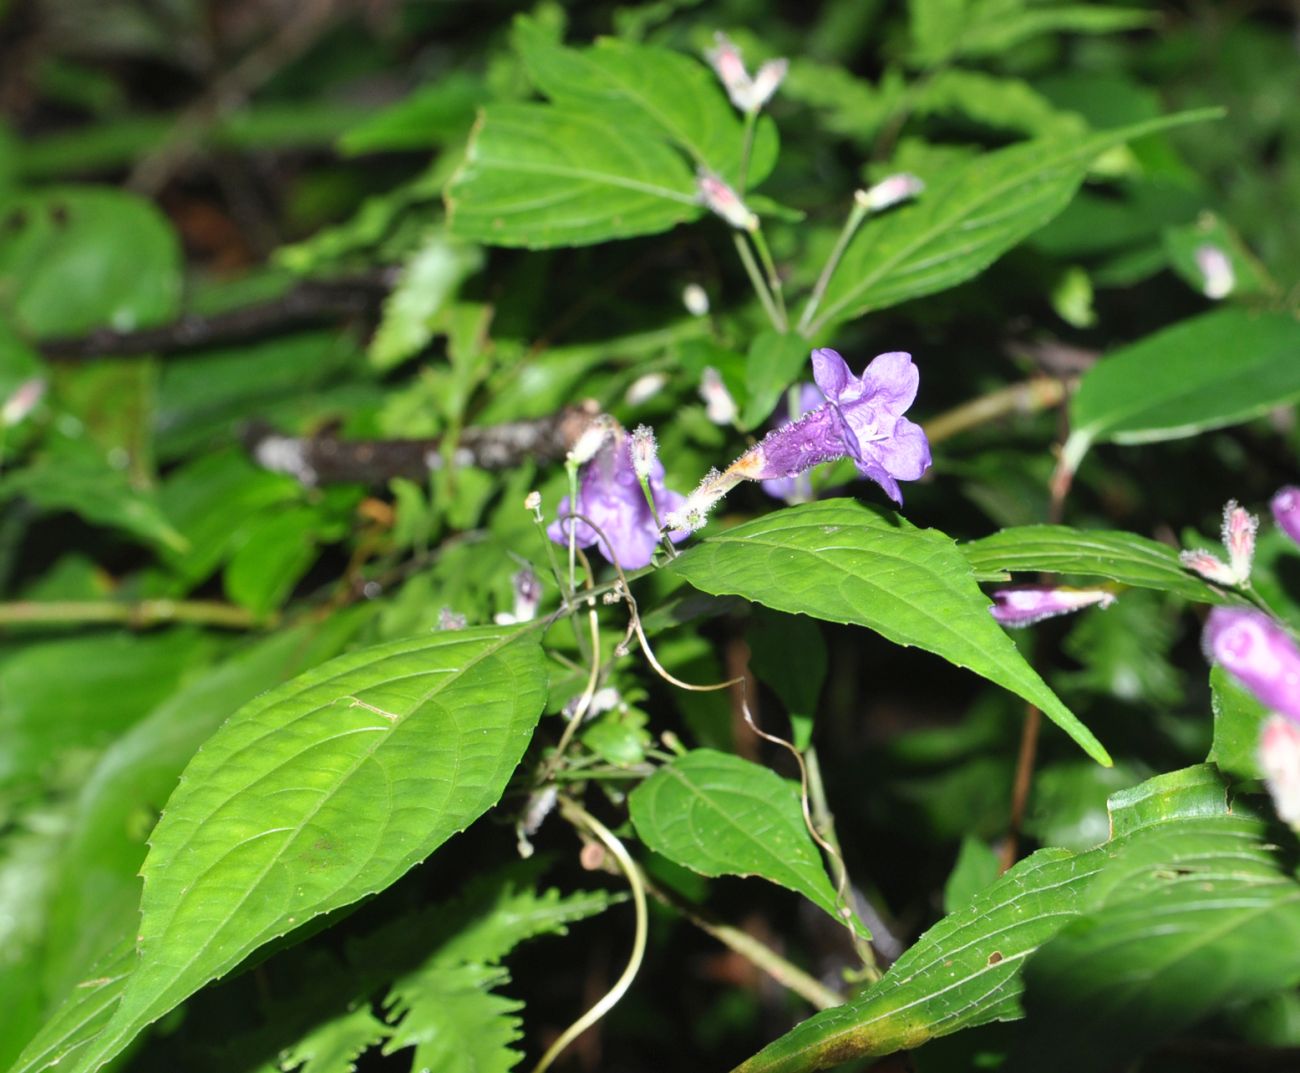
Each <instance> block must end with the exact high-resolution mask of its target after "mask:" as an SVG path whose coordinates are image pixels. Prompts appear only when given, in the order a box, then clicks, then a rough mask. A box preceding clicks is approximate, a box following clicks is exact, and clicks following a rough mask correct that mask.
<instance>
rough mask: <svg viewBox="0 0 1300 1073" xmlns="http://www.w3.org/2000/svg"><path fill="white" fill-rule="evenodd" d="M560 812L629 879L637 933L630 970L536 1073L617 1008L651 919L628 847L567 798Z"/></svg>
mask: <svg viewBox="0 0 1300 1073" xmlns="http://www.w3.org/2000/svg"><path fill="white" fill-rule="evenodd" d="M560 813H561V815H563V816H564V818H565V819H566V820H568V821H569V822H570V823H571V824H573V825H574V826H575V827H581V828H584V829H585V830H587V831H589V832H590V833H591V834H592V835H594V836H595V837H596V838H597V839H598V840H599V841H600V842H601V843H602V844H603V845H604V847H605V848H606V849H607V850H609V852H610V854H611V855H612V856H613V858H614V860H615V861H616V862H617V863H618V867H619V871H621V872H622V873H623V875H624V877H625V878H626V879H627V885H628V887H630V888H631V892H632V908H633V909H634V910H635V911H636V932H635V934H634V936H633V938H632V954H631V956H630V957H629V958H628V962H627V967H626V968H625V969H624V970H623V974H622V975H621V976H620V977H619V978H618V980H617V981H616V982H615V983H614V986H613V987H611V988H610V989H609V991H608V992H606V993H605V996H604V998H602V999H601V1000H600V1001H599V1002H597V1003H596V1005H594V1006H593V1007H592V1008H591V1009H589V1010H588V1011H587V1012H586V1013H584V1014H583V1015H582V1016H581V1017H579V1018H578V1019H577V1020H576V1021H574V1022H573V1024H571V1025H570V1026H569V1027H568V1028H566V1029H565V1030H564V1031H563V1032H562V1033H561V1034H560V1037H559V1038H558V1039H557V1040H556V1041H555V1042H554V1043H552V1044H551V1045H550V1047H548V1048H547V1050H546V1053H545V1054H543V1055H542V1057H541V1058H540V1059H539V1060H538V1062H537V1065H535V1066H533V1073H545V1071H546V1070H547V1069H549V1068H550V1067H551V1064H552V1063H553V1062H554V1061H555V1059H556V1058H557V1057H559V1055H560V1052H561V1051H563V1050H564V1048H565V1047H567V1046H568V1045H569V1044H570V1043H572V1042H573V1041H574V1040H575V1039H577V1038H578V1037H579V1036H581V1035H582V1034H583V1033H584V1032H586V1031H587V1029H589V1028H590V1027H591V1026H592V1025H594V1024H595V1023H596V1022H597V1021H599V1020H600V1019H601V1018H602V1017H604V1016H605V1014H607V1013H608V1012H609V1011H610V1010H611V1009H613V1008H614V1006H615V1005H616V1004H617V1003H618V1001H619V999H621V998H622V997H623V995H624V994H625V993H626V992H627V989H628V988H629V987H631V986H632V981H633V980H634V979H635V978H636V974H637V973H638V972H639V971H640V969H641V962H642V960H643V959H644V957H645V941H646V931H647V921H648V916H647V913H646V897H645V895H646V889H645V883H644V881H643V880H642V876H641V869H640V868H638V867H637V864H636V861H634V860H633V859H632V855H631V854H630V853H628V851H627V848H626V847H625V846H624V845H623V843H622V842H620V841H619V840H618V838H617V837H615V835H614V833H613V832H612V831H610V829H609V828H608V827H606V826H605V825H604V824H603V823H601V822H600V821H599V820H598V819H596V817H595V816H593V815H592V814H591V813H589V812H588V811H587V810H586V809H584V808H583V807H582V806H581V805H579V804H578V803H577V802H576V801H571V800H568V799H567V798H566V799H561V801H560Z"/></svg>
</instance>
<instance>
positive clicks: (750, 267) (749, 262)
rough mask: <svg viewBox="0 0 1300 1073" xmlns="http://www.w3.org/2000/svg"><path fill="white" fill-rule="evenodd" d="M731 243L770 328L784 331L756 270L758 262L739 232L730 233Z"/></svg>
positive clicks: (769, 294) (765, 285)
mask: <svg viewBox="0 0 1300 1073" xmlns="http://www.w3.org/2000/svg"><path fill="white" fill-rule="evenodd" d="M731 241H732V242H733V243H734V244H735V246H736V252H737V253H738V254H740V263H741V264H743V265H744V266H745V273H746V275H748V276H749V282H750V283H751V284H752V285H753V287H754V293H755V294H757V295H758V300H759V301H760V302H762V303H763V309H764V310H766V311H767V316H768V319H769V320H770V321H771V322H772V327H773V328H775V329H776V330H777V331H778V332H780V331H784V330H785V329H784V328H783V327H782V326H781V314H780V313H779V312H778V310H777V308H776V303H775V302H773V301H772V295H771V293H770V292H769V291H768V289H767V284H766V283H764V282H763V275H762V273H761V272H760V271H759V269H758V262H756V261H755V260H754V254H753V251H751V250H750V248H749V244H748V243H747V242H746V241H745V236H744V235H742V234H741V233H740V232H739V231H732V232H731Z"/></svg>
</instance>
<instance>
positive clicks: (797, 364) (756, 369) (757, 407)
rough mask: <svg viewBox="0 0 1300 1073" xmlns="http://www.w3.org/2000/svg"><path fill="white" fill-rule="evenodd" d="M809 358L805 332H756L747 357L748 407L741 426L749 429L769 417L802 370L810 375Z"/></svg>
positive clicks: (744, 410) (746, 402)
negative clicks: (802, 333)
mask: <svg viewBox="0 0 1300 1073" xmlns="http://www.w3.org/2000/svg"><path fill="white" fill-rule="evenodd" d="M808 361H809V358H808V340H807V339H805V338H804V337H803V336H802V335H797V334H794V333H791V334H789V335H782V334H780V333H778V332H771V331H765V332H762V333H760V334H759V335H756V336H755V337H754V341H753V342H752V343H751V344H750V346H749V356H748V357H747V358H746V359H745V407H744V409H743V410H742V411H741V415H740V427H741V428H743V429H746V430H748V429H752V428H756V427H757V426H758V425H761V424H762V423H763V422H764V421H766V420H767V418H768V417H769V416H770V415H771V413H772V409H773V408H774V407H775V406H776V404H777V403H778V402H779V401H780V399H781V395H782V393H784V391H785V389H786V388H788V387H789V386H790V385H791V384H792V383H793V382H794V381H795V380H796V379H797V378H798V376H799V373H800V371H803V372H805V375H810V367H809V364H808Z"/></svg>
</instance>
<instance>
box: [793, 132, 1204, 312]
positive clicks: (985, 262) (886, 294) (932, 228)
mask: <svg viewBox="0 0 1300 1073" xmlns="http://www.w3.org/2000/svg"><path fill="white" fill-rule="evenodd" d="M1218 114H1219V113H1218V112H1216V111H1213V110H1203V111H1198V112H1183V113H1181V114H1179V115H1172V116H1165V117H1162V118H1159V119H1153V120H1150V121H1148V122H1145V123H1135V124H1133V125H1132V126H1127V127H1121V128H1119V129H1118V130H1109V131H1102V132H1100V133H1097V134H1093V135H1090V136H1088V137H1079V136H1077V135H1060V136H1056V137H1052V138H1040V139H1035V140H1033V141H1029V142H1023V143H1021V144H1019V145H1013V146H1011V147H1010V148H1007V149H999V150H997V151H996V152H992V153H986V154H984V155H983V156H980V157H978V158H976V159H975V160H973V161H971V162H970V163H969V164H965V165H962V166H960V167H956V168H954V169H952V171H951V172H950V173H949V174H948V175H946V176H944V177H942V178H939V179H937V180H934V181H932V182H931V184H930V186H929V187H928V188H927V189H926V190H925V191H924V193H922V194H921V196H920V197H919V198H918V199H917V201H916V202H915V203H914V204H910V205H907V206H904V207H902V208H900V209H898V210H896V211H893V212H891V213H890V214H889V215H887V216H885V217H882V218H881V219H879V220H870V219H869V220H867V222H866V223H865V224H864V225H863V227H862V228H861V229H860V230H859V231H858V233H857V235H856V236H854V239H853V241H852V242H851V243H849V247H848V249H847V250H846V251H845V253H844V257H843V259H842V260H841V262H840V265H839V267H838V268H837V269H836V272H835V275H834V276H833V277H832V278H831V282H830V286H829V287H828V288H827V290H826V296H825V301H824V304H823V306H822V310H821V312H820V314H819V316H818V318H817V321H816V325H817V326H821V325H824V324H828V323H834V322H838V321H844V320H849V319H852V318H854V317H859V316H861V315H862V314H863V313H867V312H870V311H871V310H873V309H884V308H886V307H888V306H892V305H897V304H898V303H899V302H905V301H907V300H908V299H911V298H917V297H920V296H921V295H925V294H933V293H934V292H935V291H941V290H945V289H947V288H948V287H952V286H955V285H956V284H958V283H962V282H964V281H965V280H967V279H970V278H971V277H972V276H974V275H977V274H978V273H979V272H980V271H982V270H983V269H984V268H986V267H988V266H989V265H990V264H992V263H993V262H994V261H995V260H997V258H998V257H1000V256H1001V255H1002V254H1003V253H1005V252H1006V251H1007V250H1009V249H1010V248H1011V247H1012V246H1015V245H1016V244H1017V243H1018V242H1020V241H1021V239H1023V238H1025V237H1026V236H1028V235H1030V234H1032V233H1033V232H1034V231H1036V230H1038V228H1040V227H1042V226H1043V225H1044V224H1045V223H1047V221H1048V220H1050V219H1051V218H1052V217H1053V216H1055V215H1056V214H1057V213H1059V212H1060V211H1061V210H1062V209H1064V208H1065V206H1066V205H1068V204H1069V202H1070V199H1071V198H1072V197H1073V196H1074V194H1075V191H1076V190H1078V188H1079V184H1080V183H1082V182H1083V179H1084V176H1085V175H1086V174H1087V171H1088V166H1089V165H1090V164H1091V163H1092V162H1093V161H1094V160H1095V159H1096V158H1097V157H1098V156H1100V155H1101V154H1102V153H1103V152H1105V151H1106V150H1107V149H1110V148H1113V147H1114V146H1116V145H1121V144H1123V143H1124V142H1126V141H1128V140H1130V139H1132V138H1138V137H1141V136H1142V135H1144V134H1150V133H1152V132H1153V131H1157V130H1164V129H1166V128H1169V127H1175V126H1180V125H1182V124H1185V123H1193V122H1197V121H1199V120H1203V119H1209V118H1212V117H1214V116H1216V115H1218Z"/></svg>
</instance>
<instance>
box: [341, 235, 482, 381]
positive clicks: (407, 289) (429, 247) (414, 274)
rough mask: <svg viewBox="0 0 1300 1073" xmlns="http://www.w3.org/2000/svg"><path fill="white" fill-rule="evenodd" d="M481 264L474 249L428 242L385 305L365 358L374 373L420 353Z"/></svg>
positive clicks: (438, 239) (442, 239)
mask: <svg viewBox="0 0 1300 1073" xmlns="http://www.w3.org/2000/svg"><path fill="white" fill-rule="evenodd" d="M482 262H483V256H482V251H481V250H479V249H478V248H477V247H476V246H467V245H465V244H464V243H460V242H451V241H449V240H448V239H447V236H446V235H444V234H441V233H438V234H434V235H432V236H430V238H429V240H428V241H427V242H426V243H425V244H424V245H423V246H421V247H420V248H419V249H418V250H416V252H415V253H414V254H412V255H411V257H410V258H409V259H408V260H407V262H406V264H404V265H403V266H402V275H401V278H400V279H399V280H398V282H397V286H396V287H394V288H393V291H392V293H391V294H389V296H388V297H387V298H386V299H385V300H384V315H383V319H382V320H381V321H380V322H379V327H378V328H377V329H375V334H374V337H373V338H372V339H371V340H370V348H369V350H368V351H367V354H368V356H369V358H370V362H371V364H372V365H374V366H375V367H376V368H377V369H391V368H392V367H393V366H394V365H398V364H400V363H401V362H403V361H405V360H406V359H407V358H409V357H411V356H412V355H414V354H416V353H418V352H419V351H420V350H422V349H423V348H424V347H425V346H426V345H427V344H428V343H429V341H430V340H431V339H432V338H433V336H434V329H435V326H436V325H435V321H434V318H435V317H436V316H437V315H438V313H439V311H440V310H441V309H442V307H443V306H444V305H445V304H446V303H447V301H448V300H449V299H450V298H451V297H452V296H453V295H454V294H455V293H456V289H457V288H458V287H459V286H460V284H461V281H462V280H464V279H465V277H466V276H469V275H471V274H472V273H474V272H475V271H477V270H478V268H479V266H480V265H481V264H482Z"/></svg>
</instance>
